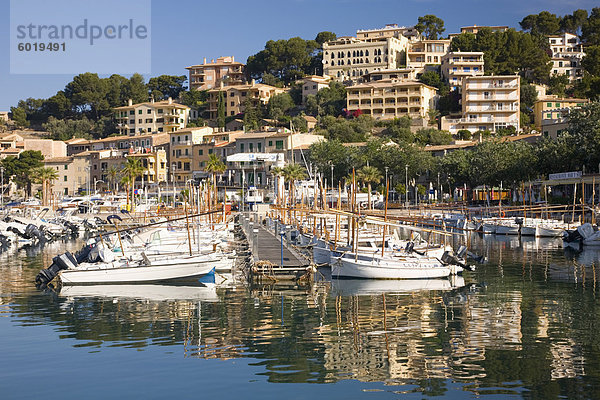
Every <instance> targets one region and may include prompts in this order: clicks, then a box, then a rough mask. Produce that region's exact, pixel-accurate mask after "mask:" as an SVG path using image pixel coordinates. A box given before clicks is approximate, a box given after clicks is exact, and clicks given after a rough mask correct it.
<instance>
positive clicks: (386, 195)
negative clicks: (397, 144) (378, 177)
mask: <svg viewBox="0 0 600 400" xmlns="http://www.w3.org/2000/svg"><path fill="white" fill-rule="evenodd" d="M388 169H389V167H385V183H384V187H387V186H388V180H387V179H388ZM384 190H385V189H384ZM387 197H388V193H387V191H386V192H385V198H387Z"/></svg>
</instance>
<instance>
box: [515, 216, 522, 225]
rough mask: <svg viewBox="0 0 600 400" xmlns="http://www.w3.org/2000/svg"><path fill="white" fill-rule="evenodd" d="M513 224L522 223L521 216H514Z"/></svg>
mask: <svg viewBox="0 0 600 400" xmlns="http://www.w3.org/2000/svg"><path fill="white" fill-rule="evenodd" d="M515 224H517V225H523V218H521V217H516V218H515Z"/></svg>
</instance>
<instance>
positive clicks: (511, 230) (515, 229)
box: [496, 225, 519, 235]
mask: <svg viewBox="0 0 600 400" xmlns="http://www.w3.org/2000/svg"><path fill="white" fill-rule="evenodd" d="M518 234H519V226H511V225H498V226H497V227H496V235H518Z"/></svg>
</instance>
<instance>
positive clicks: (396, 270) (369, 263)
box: [331, 253, 463, 279]
mask: <svg viewBox="0 0 600 400" xmlns="http://www.w3.org/2000/svg"><path fill="white" fill-rule="evenodd" d="M462 270H463V269H462V267H460V266H457V265H444V264H443V263H442V262H441V261H440V260H438V259H437V258H434V257H420V256H419V257H402V258H401V257H394V258H390V257H366V256H362V257H361V256H357V255H354V254H351V253H349V254H346V255H344V256H342V257H339V258H338V260H337V262H336V263H334V264H333V265H332V266H331V276H332V277H334V278H339V277H348V278H367V279H424V278H425V279H432V278H445V277H448V276H450V275H456V274H458V273H460V272H462Z"/></svg>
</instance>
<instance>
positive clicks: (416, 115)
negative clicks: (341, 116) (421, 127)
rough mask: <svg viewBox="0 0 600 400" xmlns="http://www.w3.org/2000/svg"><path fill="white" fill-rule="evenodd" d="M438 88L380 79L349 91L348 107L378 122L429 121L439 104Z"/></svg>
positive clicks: (359, 85) (418, 83)
mask: <svg viewBox="0 0 600 400" xmlns="http://www.w3.org/2000/svg"><path fill="white" fill-rule="evenodd" d="M437 99H438V95H437V89H436V88H434V87H431V86H428V85H425V84H424V83H422V82H418V81H403V80H380V81H375V82H368V83H361V84H358V85H355V86H352V87H350V88H348V91H347V98H346V108H347V110H348V111H349V112H357V111H358V110H360V111H361V112H362V113H363V114H366V115H371V116H372V117H373V118H377V119H393V118H399V117H403V116H409V117H411V118H413V119H425V118H427V117H428V112H429V110H431V109H434V108H435V107H436V104H437Z"/></svg>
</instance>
